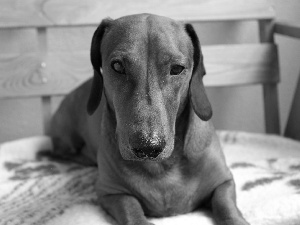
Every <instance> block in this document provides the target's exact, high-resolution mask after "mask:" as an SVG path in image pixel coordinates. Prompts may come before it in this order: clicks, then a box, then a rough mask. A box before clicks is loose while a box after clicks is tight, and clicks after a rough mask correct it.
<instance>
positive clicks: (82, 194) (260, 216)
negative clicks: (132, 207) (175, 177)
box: [0, 136, 300, 225]
mask: <svg viewBox="0 0 300 225" xmlns="http://www.w3.org/2000/svg"><path fill="white" fill-rule="evenodd" d="M221 137H222V136H221ZM221 140H222V141H223V145H224V144H225V145H226V143H227V142H228V143H229V144H230V145H232V144H235V143H232V140H231V139H230V140H227V142H226V140H225V141H224V139H221ZM234 142H236V141H234ZM299 146H300V144H299ZM1 151H2V152H1ZM4 151H5V149H4V148H1V146H0V153H1V155H0V156H1V157H2V158H1V160H0V224H1V225H4V224H5V225H6V224H7V225H8V224H9V225H21V224H22V225H23V224H30V225H34V224H37V225H42V224H68V223H64V222H62V221H66V218H65V217H66V215H68V217H70V218H69V220H68V221H71V222H70V223H69V224H74V225H77V224H84V222H82V223H80V222H78V221H80V219H78V216H79V215H78V214H80V213H83V214H84V213H86V211H85V210H89V213H90V214H87V215H93V216H94V217H93V216H91V217H93V218H96V219H95V223H93V222H89V225H92V224H115V222H114V220H113V219H112V218H111V217H110V216H109V215H107V214H106V213H105V212H104V211H103V210H102V209H101V207H99V206H98V205H97V197H96V194H95V189H94V184H95V180H96V176H97V169H96V168H94V167H83V166H80V165H78V164H75V163H66V162H57V161H53V160H49V159H47V158H40V157H36V158H30V159H26V158H20V157H16V159H14V158H13V157H8V158H9V159H7V160H6V159H5V152H4ZM229 167H230V169H231V171H232V173H233V175H234V178H235V181H236V189H237V196H238V197H237V201H238V205H239V208H240V209H241V211H242V212H243V214H244V216H245V217H246V218H247V220H248V221H249V222H250V223H251V224H256V225H257V224H258V225H260V224H261V225H269V224H270V225H271V224H272V225H276V224H288V225H296V224H298V225H299V224H300V223H299V221H300V158H294V157H291V158H289V157H285V158H269V159H267V160H257V161H245V160H242V161H235V162H232V163H229ZM76 207H77V208H76ZM87 207H90V208H88V209H87ZM72 208H76V210H75V209H74V210H75V211H74V212H72V214H71V215H70V213H69V214H68V211H70V209H72ZM95 214H97V216H98V217H96V215H95ZM196 214H197V213H191V214H190V216H189V218H194V220H195V221H191V222H189V224H200V223H199V221H200V220H199V218H197V216H196V217H194V216H195V215H196ZM73 215H74V217H73ZM84 215H85V214H84ZM100 217H101V218H100ZM199 217H208V218H209V217H210V216H209V214H207V213H204V214H201V215H200V216H199ZM60 218H64V220H60ZM76 218H77V219H76ZM195 218H197V219H198V220H197V219H195ZM151 220H152V222H153V223H155V224H157V225H159V224H169V223H172V224H180V223H182V222H179V221H180V217H178V218H176V217H174V218H166V219H154V218H153V219H151ZM76 221H77V222H76ZM84 221H85V222H86V221H87V219H86V218H85V219H84ZM176 221H177V223H176ZM181 221H182V220H181ZM185 221H186V220H185ZM283 221H284V222H283ZM201 224H203V225H205V224H207V225H208V224H210V225H212V224H213V222H212V220H211V219H207V220H206V222H202V223H201Z"/></svg>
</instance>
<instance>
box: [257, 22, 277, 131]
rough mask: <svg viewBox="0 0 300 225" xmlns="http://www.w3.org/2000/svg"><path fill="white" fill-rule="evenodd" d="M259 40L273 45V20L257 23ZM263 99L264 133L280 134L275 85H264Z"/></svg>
mask: <svg viewBox="0 0 300 225" xmlns="http://www.w3.org/2000/svg"><path fill="white" fill-rule="evenodd" d="M259 38H260V42H261V43H266V42H268V43H274V21H273V20H260V21H259ZM276 75H277V74H276ZM263 98H264V113H265V126H266V132H267V133H273V134H280V122H279V103H278V89H277V84H264V85H263Z"/></svg>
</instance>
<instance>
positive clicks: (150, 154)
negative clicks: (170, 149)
mask: <svg viewBox="0 0 300 225" xmlns="http://www.w3.org/2000/svg"><path fill="white" fill-rule="evenodd" d="M130 145H131V148H132V151H133V153H134V154H135V155H136V156H137V157H138V158H140V159H146V158H150V159H155V158H156V157H157V156H158V155H159V154H160V153H161V152H162V151H163V150H164V148H165V146H166V142H165V140H164V138H161V137H160V136H158V135H157V134H153V135H150V136H145V135H144V134H143V133H140V132H138V133H135V134H134V135H133V136H132V137H131V138H130Z"/></svg>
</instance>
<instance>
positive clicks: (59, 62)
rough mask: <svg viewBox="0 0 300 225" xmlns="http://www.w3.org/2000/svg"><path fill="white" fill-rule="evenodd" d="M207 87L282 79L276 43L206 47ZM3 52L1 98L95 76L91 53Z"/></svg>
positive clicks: (63, 88)
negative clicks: (42, 56) (39, 54)
mask: <svg viewBox="0 0 300 225" xmlns="http://www.w3.org/2000/svg"><path fill="white" fill-rule="evenodd" d="M203 54H204V64H205V67H206V71H207V75H206V76H205V77H204V84H205V85H206V86H227V85H244V84H258V83H276V82H278V81H279V75H278V59H277V48H276V46H275V45H273V44H247V45H220V46H204V47H203ZM45 59H46V62H45V63H46V65H44V64H43V65H42V66H41V61H40V59H39V57H38V53H36V54H34V53H31V54H28V53H27V54H23V55H17V54H11V55H9V54H6V55H0V98H7V97H26V96H27V97H29V96H47V95H63V94H66V93H68V92H70V91H71V90H72V89H74V88H75V87H76V86H78V85H80V84H81V83H82V82H83V81H85V80H86V79H88V78H89V77H91V76H92V66H91V64H90V58H89V52H88V51H83V52H66V53H53V52H52V53H48V55H47V56H46V58H45Z"/></svg>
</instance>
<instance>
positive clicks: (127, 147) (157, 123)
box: [88, 14, 211, 160]
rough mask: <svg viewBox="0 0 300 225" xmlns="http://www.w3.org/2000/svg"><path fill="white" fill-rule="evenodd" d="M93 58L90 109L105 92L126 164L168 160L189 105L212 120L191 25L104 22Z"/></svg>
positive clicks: (142, 18) (154, 19) (130, 19)
mask: <svg viewBox="0 0 300 225" xmlns="http://www.w3.org/2000/svg"><path fill="white" fill-rule="evenodd" d="M91 60H92V64H93V66H94V70H95V74H94V81H93V87H92V90H91V95H90V99H89V102H88V111H89V112H90V113H93V111H94V110H95V109H96V108H97V106H98V104H99V101H100V99H99V98H100V97H101V92H102V90H101V89H103V90H104V93H105V96H106V99H107V102H108V105H109V108H110V109H111V110H112V111H113V112H114V114H115V118H116V122H117V127H116V135H117V138H118V145H119V149H120V153H121V155H122V157H123V158H124V159H126V160H162V159H164V158H167V157H169V156H170V155H171V153H172V150H173V147H174V137H175V123H176V119H177V118H178V116H179V115H180V114H181V112H182V111H183V109H184V108H185V106H186V105H187V103H188V101H190V100H191V103H192V106H193V108H194V110H195V112H196V113H197V115H198V116H199V117H200V118H201V119H203V120H208V119H209V118H210V117H211V107H210V104H209V102H208V100H207V98H206V95H205V92H204V88H203V84H202V75H203V74H204V67H203V63H202V56H201V52H200V47H199V42H198V39H197V36H196V34H195V32H194V30H193V28H192V26H191V25H184V24H182V23H178V22H175V21H173V20H171V19H168V18H164V17H158V16H154V15H148V14H142V15H134V16H127V17H123V18H120V19H118V20H114V21H112V20H105V21H103V22H102V24H101V25H100V26H99V27H98V29H97V30H96V32H95V34H94V38H93V41H92V50H91ZM197 60H198V61H197ZM102 87H103V88H102ZM199 93H200V96H196V95H199ZM197 98H199V99H197Z"/></svg>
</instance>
